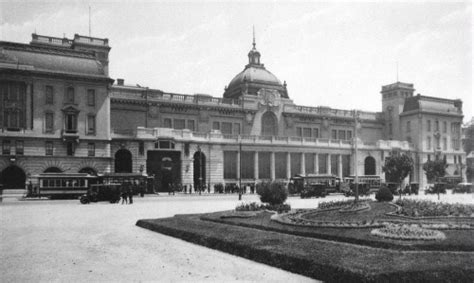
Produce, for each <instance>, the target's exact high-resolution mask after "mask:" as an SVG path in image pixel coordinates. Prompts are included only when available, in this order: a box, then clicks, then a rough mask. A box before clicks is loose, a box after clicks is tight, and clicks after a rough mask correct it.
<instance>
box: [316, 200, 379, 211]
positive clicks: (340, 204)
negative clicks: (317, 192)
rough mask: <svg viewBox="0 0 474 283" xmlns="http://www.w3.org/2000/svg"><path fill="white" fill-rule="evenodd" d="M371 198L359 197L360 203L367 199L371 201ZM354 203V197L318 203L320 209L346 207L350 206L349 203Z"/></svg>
mask: <svg viewBox="0 0 474 283" xmlns="http://www.w3.org/2000/svg"><path fill="white" fill-rule="evenodd" d="M370 200H371V199H368V198H366V199H359V201H358V202H359V203H360V202H367V201H370ZM352 204H354V200H353V199H350V200H338V201H327V202H320V203H319V204H318V209H335V208H341V207H345V206H349V205H352Z"/></svg>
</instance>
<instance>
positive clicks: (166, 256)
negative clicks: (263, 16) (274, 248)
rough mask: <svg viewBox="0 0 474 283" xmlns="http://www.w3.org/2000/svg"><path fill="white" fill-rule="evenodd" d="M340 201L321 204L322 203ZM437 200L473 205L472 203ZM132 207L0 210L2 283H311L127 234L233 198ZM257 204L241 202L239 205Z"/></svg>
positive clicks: (226, 204)
mask: <svg viewBox="0 0 474 283" xmlns="http://www.w3.org/2000/svg"><path fill="white" fill-rule="evenodd" d="M341 198H343V197H342V196H337V195H336V196H329V197H327V198H325V199H324V201H330V200H335V199H341ZM416 198H430V199H433V200H435V199H436V196H422V195H420V196H418V197H416ZM441 198H442V200H443V201H449V202H464V203H472V202H473V197H472V195H443V196H442V197H441ZM134 200H135V201H134V204H133V205H121V204H109V203H107V202H101V203H93V204H90V205H81V204H79V201H77V200H55V201H50V200H30V201H21V202H5V203H1V204H0V220H1V221H0V223H1V224H0V225H1V239H0V253H1V255H2V260H1V261H0V272H1V274H2V275H1V279H2V281H3V282H24V281H36V282H37V281H145V280H146V281H150V280H151V281H167V282H169V281H174V282H176V281H193V282H195V281H214V282H226V281H261V282H268V281H272V282H275V281H286V282H296V281H298V282H305V281H312V280H311V279H309V278H306V277H302V276H299V275H296V274H292V273H289V272H285V271H282V270H279V269H276V268H273V267H270V266H267V265H263V264H259V263H255V262H252V261H249V260H246V259H243V258H240V257H236V256H233V255H229V254H226V253H222V252H219V251H215V250H211V249H208V248H204V247H201V246H197V245H194V244H190V243H187V242H184V241H181V240H179V239H175V238H172V237H168V236H164V235H161V234H158V233H154V232H151V231H148V230H145V229H142V228H139V227H136V226H135V223H136V221H137V220H138V219H143V218H159V217H169V216H173V215H174V214H184V213H200V212H211V211H219V210H229V209H233V208H234V207H235V206H236V205H237V204H238V203H239V201H238V200H237V195H224V196H222V195H221V196H214V195H210V196H209V195H203V196H197V195H192V196H190V195H176V196H168V195H161V196H158V197H155V196H147V197H145V198H134ZM257 200H258V199H257V196H248V195H244V196H243V201H246V202H250V201H257ZM319 201H320V199H309V200H308V199H307V200H302V199H299V198H297V197H291V198H290V199H289V203H290V204H291V205H292V207H294V208H309V207H316V206H317V203H318V202H319Z"/></svg>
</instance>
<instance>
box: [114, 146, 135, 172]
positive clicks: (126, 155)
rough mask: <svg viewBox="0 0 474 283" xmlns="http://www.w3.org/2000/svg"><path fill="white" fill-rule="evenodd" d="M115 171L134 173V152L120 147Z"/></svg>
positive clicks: (116, 156) (116, 154)
mask: <svg viewBox="0 0 474 283" xmlns="http://www.w3.org/2000/svg"><path fill="white" fill-rule="evenodd" d="M115 173H132V153H131V152H130V151H129V150H127V149H120V150H118V151H117V152H116V153H115Z"/></svg>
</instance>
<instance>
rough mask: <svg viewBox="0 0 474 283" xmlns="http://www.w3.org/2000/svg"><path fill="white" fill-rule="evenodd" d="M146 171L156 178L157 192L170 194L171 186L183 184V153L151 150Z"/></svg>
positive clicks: (148, 154)
mask: <svg viewBox="0 0 474 283" xmlns="http://www.w3.org/2000/svg"><path fill="white" fill-rule="evenodd" d="M146 171H147V173H148V176H152V177H153V176H154V178H155V185H156V187H155V191H158V192H169V191H170V186H171V185H174V186H178V185H180V184H181V152H179V151H175V150H156V151H155V150H150V151H148V152H147V160H146Z"/></svg>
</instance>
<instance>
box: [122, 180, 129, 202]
mask: <svg viewBox="0 0 474 283" xmlns="http://www.w3.org/2000/svg"><path fill="white" fill-rule="evenodd" d="M120 196H121V197H122V204H123V203H124V202H125V204H128V192H127V187H126V186H125V184H122V188H121V193H120Z"/></svg>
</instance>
